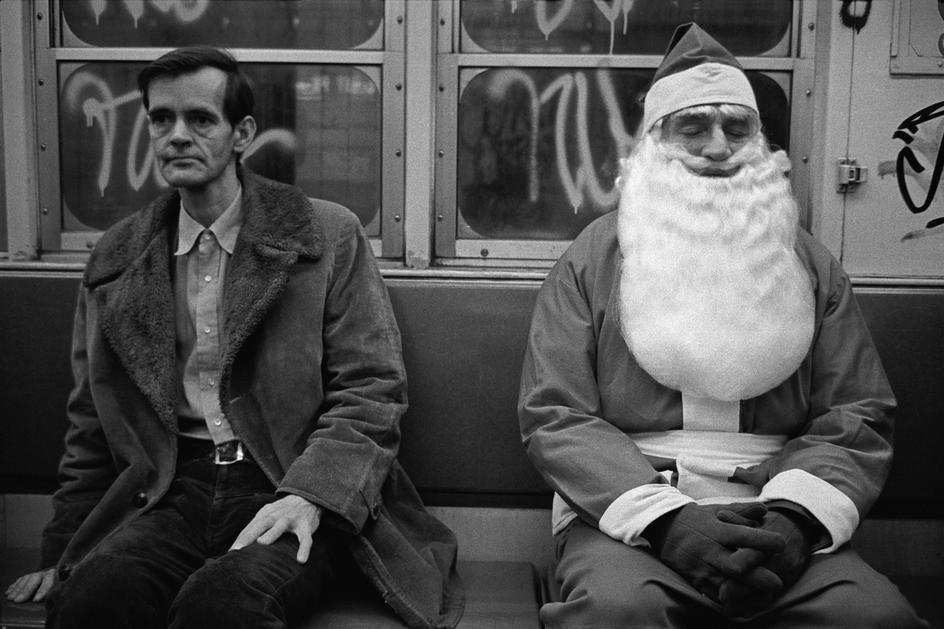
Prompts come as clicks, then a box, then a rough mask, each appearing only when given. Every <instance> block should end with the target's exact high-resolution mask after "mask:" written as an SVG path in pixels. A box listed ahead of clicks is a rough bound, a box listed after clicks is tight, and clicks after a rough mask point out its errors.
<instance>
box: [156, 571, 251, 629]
mask: <svg viewBox="0 0 944 629" xmlns="http://www.w3.org/2000/svg"><path fill="white" fill-rule="evenodd" d="M250 598H252V599H254V600H256V605H254V606H253V607H255V608H259V607H263V606H264V601H258V597H253V596H252V593H251V592H249V591H247V588H246V584H245V583H244V582H243V581H242V580H241V579H239V578H238V576H237V575H235V574H233V573H231V572H230V571H228V570H225V569H221V568H220V567H219V563H218V562H212V561H211V562H209V563H208V564H206V565H205V566H204V567H203V568H201V569H199V570H197V571H196V572H194V573H193V574H192V575H190V578H189V579H187V580H186V581H185V582H184V584H183V586H182V587H181V588H180V591H179V592H178V593H177V596H176V598H175V599H174V601H173V603H172V604H171V606H170V612H169V615H168V621H169V622H168V624H169V626H170V627H173V628H175V629H178V628H184V627H205V628H207V629H210V628H213V627H221V628H222V627H236V626H245V625H243V624H242V622H244V621H245V620H246V618H245V617H242V618H240V616H243V615H244V614H246V613H247V611H249V610H248V609H247V608H246V603H247V602H248V600H249V599H250ZM237 621H240V622H237Z"/></svg>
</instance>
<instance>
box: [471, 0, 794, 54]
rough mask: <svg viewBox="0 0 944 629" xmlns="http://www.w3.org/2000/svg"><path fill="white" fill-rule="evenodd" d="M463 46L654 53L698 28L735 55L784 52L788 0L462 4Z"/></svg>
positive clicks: (481, 0)
mask: <svg viewBox="0 0 944 629" xmlns="http://www.w3.org/2000/svg"><path fill="white" fill-rule="evenodd" d="M460 12H461V22H462V27H463V33H464V34H465V35H467V38H468V39H467V41H465V43H464V47H465V48H466V49H467V50H468V51H474V48H475V47H480V48H482V49H485V50H487V51H489V52H507V53H568V54H610V55H613V54H617V55H625V54H658V55H661V54H662V53H664V52H665V48H666V45H667V44H668V43H669V39H670V38H671V36H672V32H673V31H674V30H675V27H676V26H677V25H679V24H682V23H685V22H698V24H699V25H701V26H702V28H704V29H705V30H707V31H708V32H710V33H711V34H712V35H713V36H714V37H716V38H717V39H718V40H719V41H720V42H721V43H723V44H724V45H725V46H726V47H727V48H728V49H729V50H731V51H732V52H733V53H734V54H736V55H764V54H773V55H783V56H787V55H789V54H790V48H789V41H788V38H787V37H786V36H787V34H788V33H789V31H790V23H791V20H792V16H793V6H792V2H791V0H462V2H461V4H460Z"/></svg>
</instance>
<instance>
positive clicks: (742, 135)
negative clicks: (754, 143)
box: [662, 107, 753, 177]
mask: <svg viewBox="0 0 944 629" xmlns="http://www.w3.org/2000/svg"><path fill="white" fill-rule="evenodd" d="M751 137H753V133H752V130H751V124H750V121H749V120H748V119H746V118H744V117H743V116H737V115H733V114H728V113H722V111H721V110H720V109H718V108H711V109H710V110H708V111H706V110H705V108H703V107H700V108H698V109H697V110H696V111H693V112H686V111H685V110H682V111H680V112H677V113H674V114H672V115H670V116H669V117H668V118H667V119H666V120H665V122H664V123H663V125H662V142H665V143H669V144H674V145H676V146H678V147H681V148H682V149H683V150H684V151H685V152H686V153H688V155H690V156H692V157H693V158H696V159H693V160H685V159H684V158H683V160H682V161H683V162H685V165H686V166H688V168H689V169H690V170H692V171H694V172H696V173H697V174H699V175H702V176H705V177H730V176H731V175H733V174H734V173H736V172H737V171H738V169H739V168H740V166H739V165H738V164H729V163H726V162H727V160H728V159H729V158H730V157H732V156H733V155H734V154H736V153H737V152H738V151H739V150H741V149H742V148H743V147H744V146H745V145H746V144H747V143H748V142H749V141H750V139H751Z"/></svg>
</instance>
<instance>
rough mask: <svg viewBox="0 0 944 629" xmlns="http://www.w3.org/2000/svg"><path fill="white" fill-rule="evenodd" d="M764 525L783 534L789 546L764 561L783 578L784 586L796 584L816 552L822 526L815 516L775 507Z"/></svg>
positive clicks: (765, 517)
mask: <svg viewBox="0 0 944 629" xmlns="http://www.w3.org/2000/svg"><path fill="white" fill-rule="evenodd" d="M761 527H762V528H763V529H764V530H765V531H772V532H774V533H777V534H779V535H780V536H782V537H783V539H784V541H785V542H786V547H785V548H784V550H783V552H780V553H777V554H775V555H773V556H771V558H770V559H769V560H768V561H767V562H766V563H765V564H764V565H765V566H766V567H767V568H769V569H770V570H771V571H773V572H774V574H776V575H777V576H778V577H780V579H781V580H782V581H783V587H784V589H786V588H788V587H790V586H791V585H793V584H794V583H796V581H797V579H799V578H800V575H802V574H803V571H804V570H806V564H807V563H808V562H809V560H810V556H811V555H812V554H813V545H814V544H815V543H816V541H817V539H818V538H819V536H820V531H821V528H822V527H821V525H820V524H819V522H817V521H816V520H814V519H813V518H812V516H804V515H803V514H801V513H800V512H798V511H793V510H788V509H783V510H781V509H778V508H776V507H771V509H770V510H769V511H767V515H765V516H764V521H763V523H762V524H761Z"/></svg>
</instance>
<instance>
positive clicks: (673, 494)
mask: <svg viewBox="0 0 944 629" xmlns="http://www.w3.org/2000/svg"><path fill="white" fill-rule="evenodd" d="M690 502H695V501H694V500H693V499H692V498H689V497H688V496H686V495H685V494H683V493H682V492H680V491H679V490H678V489H676V488H675V487H672V486H671V485H663V484H650V485H641V486H639V487H636V488H634V489H630V490H629V491H627V492H626V493H624V494H623V495H621V496H620V497H619V498H617V499H616V500H614V501H613V502H612V503H610V506H609V507H607V508H606V511H604V512H603V517H601V518H600V531H602V532H603V533H605V534H607V535H609V536H610V537H612V538H613V539H616V540H619V541H621V542H623V543H624V544H628V545H630V546H648V545H649V542H647V541H646V540H645V538H643V537H642V536H641V535H642V532H643V531H645V530H646V527H647V526H649V525H650V524H652V523H653V522H654V521H656V520H657V519H658V518H659V517H660V516H662V515H665V514H666V513H669V512H670V511H675V510H676V509H679V508H681V507H684V506H685V505H687V504H688V503H690Z"/></svg>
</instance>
